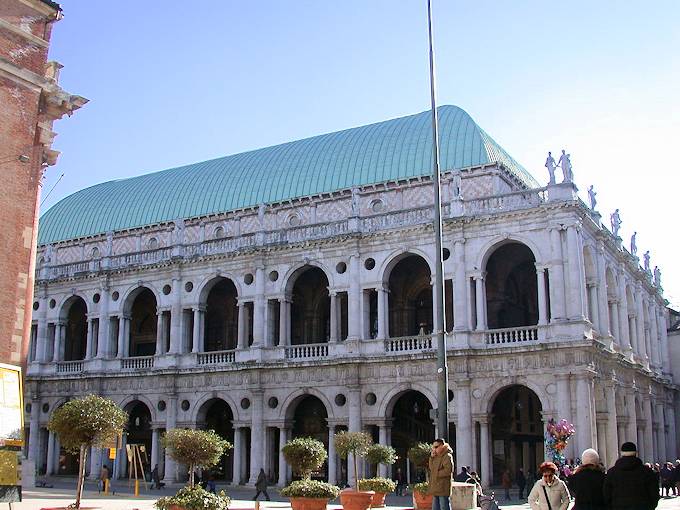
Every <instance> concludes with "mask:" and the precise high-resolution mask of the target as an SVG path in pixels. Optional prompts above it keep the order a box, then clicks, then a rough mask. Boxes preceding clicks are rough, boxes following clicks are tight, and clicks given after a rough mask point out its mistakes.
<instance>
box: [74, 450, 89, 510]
mask: <svg viewBox="0 0 680 510" xmlns="http://www.w3.org/2000/svg"><path fill="white" fill-rule="evenodd" d="M86 458H87V448H86V447H85V445H84V444H81V445H80V457H79V459H80V464H79V466H78V485H77V488H76V508H80V500H81V498H82V497H83V485H84V484H85V459H86Z"/></svg>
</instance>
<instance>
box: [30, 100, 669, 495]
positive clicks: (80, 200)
mask: <svg viewBox="0 0 680 510" xmlns="http://www.w3.org/2000/svg"><path fill="white" fill-rule="evenodd" d="M430 120H431V117H430V113H429V112H424V113H420V114H416V115H411V116H408V117H403V118H397V119H393V120H387V121H384V122H379V123H376V124H371V125H368V126H362V127H358V128H353V129H348V130H345V131H339V132H336V133H330V134H325V135H321V136H316V137H313V138H309V139H305V140H299V141H293V142H290V143H285V144H283V145H278V146H275V147H268V148H264V149H260V150H255V151H251V152H246V153H242V154H236V155H232V156H227V157H223V158H220V159H215V160H212V161H205V162H201V163H196V164H193V165H188V166H184V167H179V168H173V169H169V170H164V171H160V172H156V173H151V174H147V175H142V176H139V177H134V178H129V179H122V180H117V181H112V182H106V183H103V184H98V185H95V186H92V187H90V188H87V189H84V190H82V191H79V192H77V193H75V194H73V195H71V196H69V197H67V198H65V199H63V200H62V201H61V202H59V203H58V204H56V205H55V206H54V207H52V208H51V209H50V210H49V211H47V213H45V214H44V216H43V217H42V219H41V222H40V231H39V239H38V244H39V248H38V264H37V274H36V282H37V283H36V289H35V296H36V298H35V302H34V303H33V328H32V335H31V344H30V355H29V364H28V377H27V383H26V423H27V424H30V427H29V436H28V437H29V439H28V455H29V457H30V459H32V460H34V461H35V462H36V465H37V467H38V470H39V471H40V472H46V473H47V474H69V473H74V472H75V469H76V462H77V458H75V457H73V456H71V455H69V454H67V453H66V452H64V451H63V450H62V449H61V448H60V445H59V442H58V440H57V438H56V437H55V436H54V435H53V434H52V433H50V432H48V430H47V428H46V425H47V422H48V420H49V418H50V415H51V414H52V413H53V412H54V411H55V410H56V409H58V408H59V406H60V405H61V404H63V403H64V402H65V401H67V400H69V399H72V398H75V397H77V396H81V395H86V394H89V393H96V394H99V395H103V396H106V397H109V398H111V399H113V400H115V401H116V402H117V403H119V404H120V405H121V406H122V407H123V408H124V409H125V410H126V411H127V412H128V413H129V415H130V422H129V425H128V427H127V431H126V434H125V435H124V439H123V441H124V443H126V444H142V445H144V446H145V450H146V452H147V453H148V456H149V459H148V462H149V464H148V466H149V467H153V466H155V465H158V466H159V469H160V472H161V473H162V474H163V476H164V478H165V480H166V481H174V480H178V479H182V478H183V477H185V476H186V472H185V470H183V469H181V466H177V465H175V463H174V462H173V461H172V459H170V458H169V456H166V455H165V452H164V451H163V448H162V446H161V442H160V437H161V435H162V434H163V432H164V431H165V430H168V429H171V428H176V427H188V428H204V429H205V428H209V429H214V430H215V431H216V432H217V433H218V434H220V435H221V436H223V437H225V438H227V439H229V441H231V442H232V444H233V445H234V448H233V449H232V450H230V451H229V453H228V454H227V455H225V456H224V457H223V459H222V461H221V462H220V465H219V466H218V469H217V471H216V475H217V477H218V479H221V480H223V481H226V482H231V483H233V484H247V483H253V482H254V480H255V479H256V477H257V474H258V473H259V470H260V468H264V470H265V472H266V473H267V474H268V475H269V476H271V477H272V478H273V479H275V480H277V481H278V483H279V484H284V483H286V481H287V480H290V478H291V472H290V468H289V467H288V466H287V464H286V463H285V461H284V459H283V456H282V455H281V454H280V447H281V446H282V445H283V444H284V443H285V442H286V441H287V440H289V439H290V438H294V437H298V436H312V437H315V438H318V439H319V440H321V441H323V442H324V443H325V445H326V447H327V448H328V450H329V462H327V463H326V464H325V465H324V467H323V469H322V471H321V472H320V473H318V474H317V475H318V476H319V477H320V478H323V479H327V480H329V481H331V482H337V483H340V482H344V481H346V480H347V479H349V480H351V479H352V478H353V477H354V473H352V472H351V471H352V469H351V466H350V469H349V471H348V468H347V463H346V462H344V461H341V460H340V459H339V458H338V457H337V455H336V454H335V451H334V446H333V441H332V440H331V439H332V436H333V434H334V433H335V432H337V431H339V430H350V431H359V430H364V431H367V432H369V433H370V434H372V435H373V437H374V440H375V441H376V442H380V443H383V444H390V445H392V446H394V448H396V450H397V453H398V456H399V459H398V461H397V464H396V465H395V466H394V467H393V468H391V469H396V468H397V467H399V468H401V469H402V471H403V472H404V473H409V474H410V475H412V474H413V473H412V472H411V471H412V469H411V466H409V465H408V462H407V458H406V450H407V449H408V448H409V447H410V446H411V445H412V444H414V443H415V442H419V441H431V440H432V439H433V438H434V437H436V435H437V434H438V431H437V430H436V429H435V422H436V419H435V409H436V407H437V403H436V389H437V388H436V385H437V377H436V370H437V364H436V363H437V362H436V342H435V341H433V338H432V329H433V323H434V319H436V318H435V317H433V313H435V309H434V308H433V305H432V303H433V292H432V284H433V279H434V277H433V274H434V264H435V246H434V238H433V232H434V230H433V226H432V224H433V214H434V213H433V186H432V179H431V172H432V149H431V147H432V145H431V144H432V136H431V124H430ZM439 122H440V145H441V147H440V159H441V168H442V173H443V175H442V215H443V259H444V279H445V292H444V294H445V302H446V306H445V312H444V313H445V323H446V346H447V355H448V366H449V388H450V389H449V405H448V421H449V437H450V442H451V444H452V446H453V448H454V451H455V459H456V464H457V466H461V465H470V466H472V467H473V468H474V469H475V470H477V471H480V472H481V475H482V478H483V481H484V483H485V484H490V483H497V482H498V481H499V479H500V474H501V472H502V471H503V470H505V469H509V470H510V472H511V473H514V472H515V471H516V470H517V469H518V468H520V467H523V468H524V469H525V470H526V472H533V470H534V469H535V467H536V466H537V464H538V463H539V462H540V461H542V460H543V458H544V455H545V453H544V430H545V423H546V422H547V421H548V420H549V419H550V418H555V419H561V418H565V419H567V420H569V421H570V422H572V423H573V424H574V426H575V428H576V435H575V436H574V438H573V439H572V441H571V443H570V446H569V447H568V449H567V452H566V453H567V457H571V458H573V457H577V456H578V455H579V454H580V452H581V451H582V450H583V449H585V448H587V447H594V448H596V449H597V450H598V451H599V452H600V455H601V456H602V458H603V459H604V461H605V464H607V465H612V464H613V462H614V460H615V459H616V458H617V455H618V445H620V444H621V443H622V442H623V441H635V442H636V443H637V444H638V445H639V450H640V456H641V457H642V458H643V459H644V460H652V459H658V460H665V459H675V458H676V456H677V455H678V448H677V442H676V437H677V436H676V424H675V415H674V407H675V405H674V402H675V401H676V400H675V399H676V394H677V387H676V386H674V385H673V384H672V374H671V366H670V362H669V359H670V358H669V345H668V336H667V328H668V312H667V309H666V308H665V301H664V298H663V296H662V289H661V286H660V277H659V273H658V271H657V272H656V274H655V275H654V274H653V272H652V271H651V270H650V269H649V259H648V257H646V258H645V260H644V262H641V260H640V258H638V254H637V253H636V250H635V249H634V247H630V248H632V249H628V248H629V247H628V246H627V243H626V246H624V243H623V242H622V240H621V238H620V237H619V236H618V223H617V222H618V221H619V220H618V213H617V216H616V217H615V218H613V219H612V221H611V222H610V218H609V217H607V218H606V221H603V220H602V217H601V215H600V214H599V213H598V211H597V207H596V204H595V200H594V197H593V199H592V200H591V203H590V204H585V203H584V202H582V201H581V200H580V199H579V198H578V196H577V193H576V192H577V188H576V185H575V183H574V182H573V179H572V173H571V168H570V165H567V163H562V165H561V167H562V168H557V178H555V179H552V178H551V180H550V183H549V184H548V185H547V186H544V185H542V184H541V183H539V182H537V181H536V180H535V178H534V177H533V176H532V175H531V174H530V173H529V172H527V170H525V169H524V168H523V167H522V166H521V165H520V164H519V163H517V162H516V161H515V160H514V159H512V157H510V156H509V155H508V154H507V153H506V152H505V151H504V150H503V148H501V147H500V146H499V145H498V144H497V143H496V142H495V141H494V140H493V139H492V138H491V136H490V135H489V134H487V133H486V132H485V131H483V130H482V129H481V128H480V127H479V126H478V125H477V124H476V123H475V122H474V121H473V120H472V119H471V118H470V116H469V115H468V114H467V113H466V112H465V111H463V110H461V109H459V108H457V107H454V106H443V107H441V108H440V109H439ZM560 149H561V148H560ZM563 160H564V158H562V159H561V161H563ZM564 161H567V162H568V158H567V159H566V160H564ZM541 163H542V162H541ZM93 164H95V163H94V162H93ZM548 166H549V170H551V172H553V171H554V169H553V168H552V166H553V163H548ZM577 170H578V169H577ZM545 173H546V175H545V177H546V179H545V181H547V180H548V179H547V172H545ZM577 173H578V172H577ZM604 192H605V191H603V193H604ZM123 447H124V445H123ZM102 463H107V464H109V465H113V467H114V472H115V474H116V475H117V476H127V463H126V460H125V454H124V450H123V449H121V451H120V453H119V455H117V458H116V460H115V461H112V460H111V459H110V458H109V455H108V452H107V451H104V450H97V449H95V450H93V451H92V454H91V456H90V458H89V459H88V470H89V472H90V473H91V475H92V476H96V475H97V473H98V472H99V467H100V466H101V465H102ZM361 469H362V470H363V469H364V467H362V468H361ZM380 472H381V473H382V474H384V475H388V474H391V472H388V469H387V468H386V467H383V466H381V467H380Z"/></svg>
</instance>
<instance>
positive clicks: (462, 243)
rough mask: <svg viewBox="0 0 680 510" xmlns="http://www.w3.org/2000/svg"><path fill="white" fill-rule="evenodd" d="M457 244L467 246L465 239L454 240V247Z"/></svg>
mask: <svg viewBox="0 0 680 510" xmlns="http://www.w3.org/2000/svg"><path fill="white" fill-rule="evenodd" d="M457 244H460V245H464V244H465V238H464V237H460V238H458V239H454V240H453V245H454V246H456V245H457Z"/></svg>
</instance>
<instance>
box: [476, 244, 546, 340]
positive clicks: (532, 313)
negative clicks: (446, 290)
mask: <svg viewBox="0 0 680 510" xmlns="http://www.w3.org/2000/svg"><path fill="white" fill-rule="evenodd" d="M486 306H487V325H488V327H489V329H499V328H517V327H523V326H533V325H535V324H538V288H537V284H536V259H535V258H534V254H533V253H532V251H531V250H530V249H529V248H528V247H527V246H525V245H524V244H520V243H508V244H504V245H502V246H501V247H499V248H498V249H497V250H496V251H494V252H493V254H492V255H491V256H490V257H489V260H488V262H487V263H486Z"/></svg>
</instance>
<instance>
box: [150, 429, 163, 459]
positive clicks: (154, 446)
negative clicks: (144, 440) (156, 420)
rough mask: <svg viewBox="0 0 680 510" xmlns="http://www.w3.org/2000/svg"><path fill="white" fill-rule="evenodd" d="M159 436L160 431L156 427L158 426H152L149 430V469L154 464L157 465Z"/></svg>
mask: <svg viewBox="0 0 680 510" xmlns="http://www.w3.org/2000/svg"><path fill="white" fill-rule="evenodd" d="M160 437H161V431H160V430H159V429H158V427H156V426H154V427H153V429H152V430H151V469H153V468H154V466H157V465H158V463H159V461H160V458H161V455H160V453H161V452H160V447H161V442H160Z"/></svg>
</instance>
